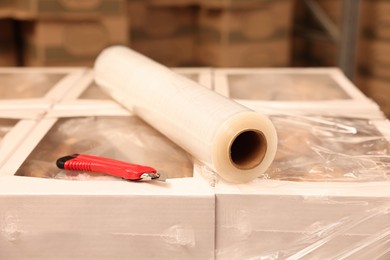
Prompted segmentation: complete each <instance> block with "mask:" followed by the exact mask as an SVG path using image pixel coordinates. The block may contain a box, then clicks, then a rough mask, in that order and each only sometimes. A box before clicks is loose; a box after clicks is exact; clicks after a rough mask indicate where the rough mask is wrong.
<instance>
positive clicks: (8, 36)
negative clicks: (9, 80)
mask: <svg viewBox="0 0 390 260" xmlns="http://www.w3.org/2000/svg"><path fill="white" fill-rule="evenodd" d="M15 45H16V44H15V34H14V30H13V24H12V20H10V19H0V66H16V65H17V56H16V55H17V54H16V48H15Z"/></svg>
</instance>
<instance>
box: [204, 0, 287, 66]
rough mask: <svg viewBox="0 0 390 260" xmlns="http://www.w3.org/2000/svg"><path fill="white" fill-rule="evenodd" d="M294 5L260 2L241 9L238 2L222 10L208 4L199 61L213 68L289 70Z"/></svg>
mask: <svg viewBox="0 0 390 260" xmlns="http://www.w3.org/2000/svg"><path fill="white" fill-rule="evenodd" d="M235 3H236V2H235ZM292 3H293V2H292V1H273V2H272V3H271V2H270V1H256V5H253V6H251V7H250V8H249V7H246V8H239V6H240V3H238V2H237V5H235V4H234V5H233V4H232V5H228V7H225V6H224V5H222V6H223V7H220V8H218V9H217V8H214V5H212V3H210V5H208V4H204V5H203V6H205V7H203V8H201V10H200V14H199V28H198V37H197V59H198V61H199V62H200V63H201V64H206V65H211V66H250V67H252V66H287V65H288V64H289V61H290V32H291V24H292V23H291V19H292V7H293V5H292ZM276 16H277V17H279V19H274V18H275V17H276Z"/></svg>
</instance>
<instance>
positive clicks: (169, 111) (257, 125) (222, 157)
mask: <svg viewBox="0 0 390 260" xmlns="http://www.w3.org/2000/svg"><path fill="white" fill-rule="evenodd" d="M94 72H95V80H96V82H97V84H98V85H99V86H100V87H102V89H104V90H105V91H106V92H107V93H109V94H110V95H111V96H112V97H113V98H114V99H115V100H116V101H118V102H119V103H120V104H122V105H123V106H124V107H126V108H127V109H129V110H130V111H132V112H133V113H134V114H135V115H137V116H139V117H141V118H142V119H143V120H145V121H146V122H148V123H149V124H150V125H152V126H153V127H155V128H156V129H157V130H158V131H160V132H161V133H163V134H164V135H165V136H167V137H168V138H169V139H170V140H172V141H173V142H175V143H176V144H178V145H179V146H180V147H182V148H183V149H184V150H186V151H187V152H188V153H190V154H191V155H192V156H194V157H195V158H196V159H198V160H200V161H202V162H203V163H205V164H207V165H208V166H209V167H210V168H211V169H212V170H214V171H215V172H217V173H218V174H219V175H220V176H221V177H222V178H224V179H225V180H228V181H231V182H248V181H251V180H253V179H255V178H256V177H258V176H259V175H260V174H261V173H263V172H265V170H266V169H267V168H268V167H269V165H270V164H271V162H272V160H273V158H274V155H275V152H276V144H277V136H276V132H275V128H274V126H273V125H272V123H271V122H270V121H269V119H268V118H267V117H266V116H264V115H261V114H260V113H256V112H254V111H252V110H250V109H248V108H246V107H244V106H242V105H239V104H238V103H236V102H234V101H232V100H229V99H227V98H224V97H222V96H220V95H218V94H216V93H215V92H212V91H211V90H209V89H207V88H206V87H203V86H201V85H198V84H197V83H195V82H193V81H191V80H190V79H188V78H185V77H183V76H181V75H178V74H176V73H174V72H173V71H171V70H169V69H168V68H166V67H164V66H162V65H160V64H158V63H156V62H154V61H152V60H150V59H148V58H146V57H145V56H142V55H140V54H138V53H136V52H134V51H132V50H130V49H128V48H125V47H119V46H116V47H110V48H108V49H106V50H104V51H103V52H102V53H101V54H100V55H99V57H98V58H97V60H96V63H95V66H94Z"/></svg>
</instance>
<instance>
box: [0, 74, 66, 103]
mask: <svg viewBox="0 0 390 260" xmlns="http://www.w3.org/2000/svg"><path fill="white" fill-rule="evenodd" d="M64 76H65V74H61V73H58V74H57V73H55V74H53V73H45V72H42V73H36V72H25V73H0V82H1V85H0V99H23V98H39V97H43V96H44V95H45V94H46V92H47V91H48V90H50V89H51V88H52V87H53V86H54V85H55V84H56V83H57V82H59V81H60V80H61V79H62V78H63V77H64Z"/></svg>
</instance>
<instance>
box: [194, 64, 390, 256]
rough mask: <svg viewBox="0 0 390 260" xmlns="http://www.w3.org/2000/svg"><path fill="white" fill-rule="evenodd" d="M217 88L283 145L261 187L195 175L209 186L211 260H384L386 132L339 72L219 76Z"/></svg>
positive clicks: (387, 233) (388, 182)
mask: <svg viewBox="0 0 390 260" xmlns="http://www.w3.org/2000/svg"><path fill="white" fill-rule="evenodd" d="M214 88H215V90H216V91H218V92H219V93H221V94H224V95H226V96H228V97H232V98H234V99H236V100H237V101H238V102H240V103H242V104H244V105H246V106H249V107H251V108H253V109H255V110H259V111H261V112H263V113H267V114H269V115H270V119H271V121H272V122H273V123H274V125H275V127H276V129H277V132H278V138H279V141H278V152H277V154H276V157H275V160H274V162H273V163H272V165H271V166H270V168H269V169H268V170H267V172H266V173H265V174H264V176H263V178H262V179H257V180H255V181H253V182H251V183H247V184H242V185H232V184H227V183H224V182H223V181H221V180H213V178H212V177H211V176H212V174H211V173H210V172H208V171H207V169H205V168H204V167H203V168H200V169H199V172H200V174H201V175H203V176H206V177H208V178H209V179H210V182H212V183H214V185H215V193H216V259H226V258H234V259H254V258H259V259H312V258H319V259H349V258H350V259H370V258H375V257H379V259H386V258H388V257H389V252H388V246H389V238H390V230H389V228H388V227H389V226H388V221H389V217H390V215H389V201H390V197H389V195H390V193H389V187H390V179H389V172H390V171H389V170H390V164H389V163H388V160H389V152H388V151H389V145H390V142H389V140H390V131H389V129H390V128H389V127H390V125H389V122H388V121H387V120H383V116H382V115H381V113H379V111H378V110H377V109H378V108H377V107H376V106H374V107H372V103H371V104H370V102H369V100H368V99H367V98H366V97H364V95H363V94H362V93H361V92H360V91H359V90H358V89H357V88H356V87H355V86H353V85H352V84H351V83H350V82H349V81H348V80H347V79H346V78H345V76H344V75H343V74H342V73H341V72H340V71H339V70H337V69H258V70H255V69H252V70H249V69H246V70H244V69H241V70H240V69H230V70H229V69H217V70H215V71H214ZM305 104H306V105H305ZM321 104H322V105H321ZM321 106H322V108H320V107H321ZM305 107H306V108H305ZM370 107H371V108H370ZM333 108H334V110H333ZM360 109H362V110H360ZM359 110H360V111H359ZM337 111H343V112H342V113H337ZM364 111H365V112H364ZM343 113H344V114H343ZM326 114H327V115H328V116H324V115H326ZM336 115H337V116H336ZM363 118H366V119H363ZM373 118H376V119H373ZM380 257H383V258H380Z"/></svg>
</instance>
